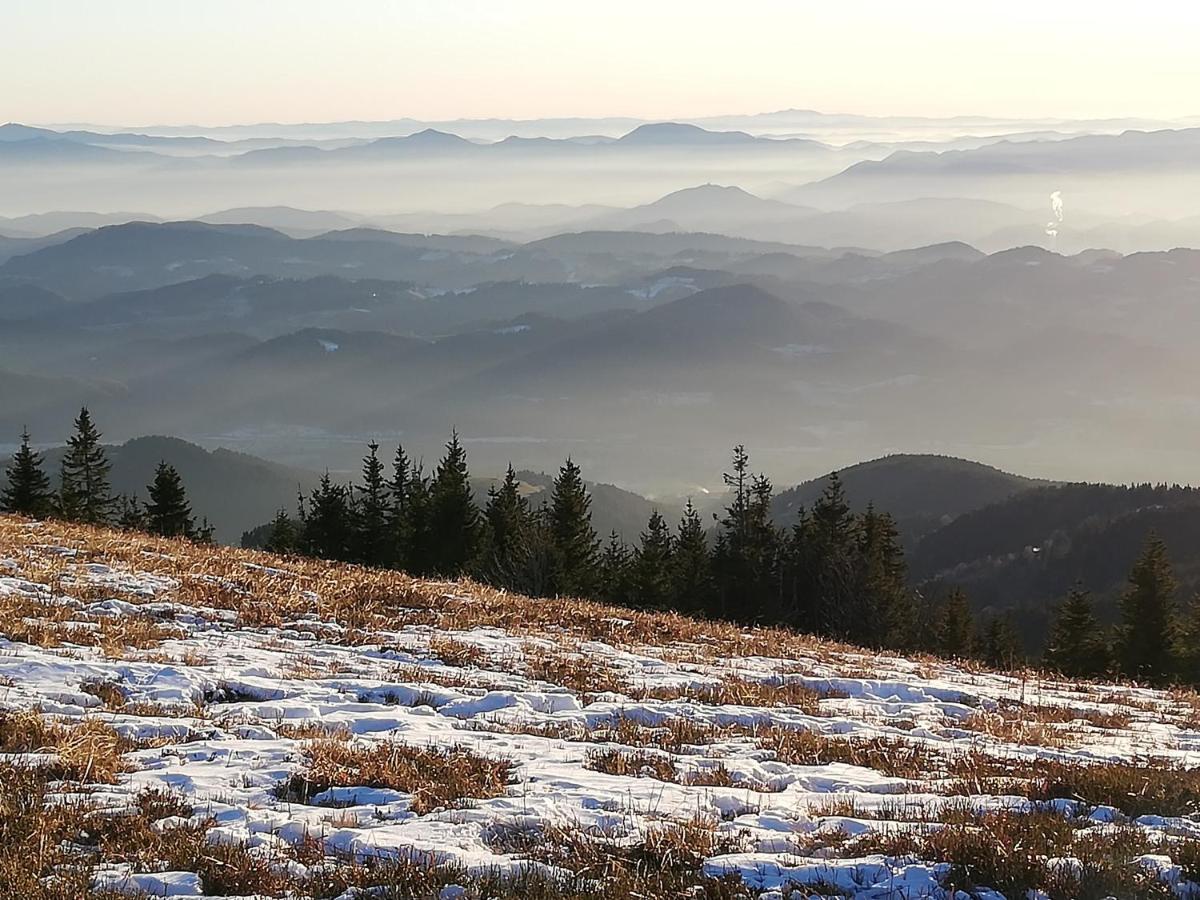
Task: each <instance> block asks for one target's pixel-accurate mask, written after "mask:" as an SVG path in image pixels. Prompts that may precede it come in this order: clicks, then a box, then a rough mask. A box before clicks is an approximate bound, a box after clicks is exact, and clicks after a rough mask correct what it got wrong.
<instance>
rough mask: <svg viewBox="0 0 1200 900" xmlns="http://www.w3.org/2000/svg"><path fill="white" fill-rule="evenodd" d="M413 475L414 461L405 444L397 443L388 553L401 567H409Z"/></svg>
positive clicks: (389, 496)
mask: <svg viewBox="0 0 1200 900" xmlns="http://www.w3.org/2000/svg"><path fill="white" fill-rule="evenodd" d="M412 477H413V470H412V463H411V461H410V460H409V458H408V455H407V454H406V453H405V452H404V447H403V445H397V447H396V455H395V457H393V459H392V478H391V480H390V481H389V482H388V499H389V501H390V502H389V503H388V532H389V535H390V540H391V549H390V551H389V554H388V555H389V556H390V558H391V560H392V562H393V563H394V564H395V565H398V566H401V567H407V566H408V560H409V543H410V537H411V535H410V533H409V527H410V525H411V524H412V523H411V521H410V515H409V499H410V496H411V493H412V492H411V489H410V487H411V479H412Z"/></svg>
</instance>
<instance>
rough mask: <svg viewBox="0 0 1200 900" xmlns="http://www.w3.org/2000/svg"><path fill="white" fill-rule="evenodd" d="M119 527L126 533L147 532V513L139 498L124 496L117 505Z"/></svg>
mask: <svg viewBox="0 0 1200 900" xmlns="http://www.w3.org/2000/svg"><path fill="white" fill-rule="evenodd" d="M117 506H118V509H117V527H118V528H121V529H123V530H124V531H145V530H146V513H145V510H144V509H143V508H142V504H141V503H139V502H138V498H137V497H131V496H129V495H127V494H122V495H121V496H120V498H119V499H118V503H117Z"/></svg>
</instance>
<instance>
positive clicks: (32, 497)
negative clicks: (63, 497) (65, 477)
mask: <svg viewBox="0 0 1200 900" xmlns="http://www.w3.org/2000/svg"><path fill="white" fill-rule="evenodd" d="M6 476H7V479H8V483H7V484H6V485H5V487H4V491H3V492H2V493H0V511H3V512H10V513H16V514H17V515H19V516H29V517H30V518H34V519H42V518H45V517H46V516H48V515H50V513H51V512H52V511H53V508H54V494H53V492H52V491H51V490H50V479H49V478H47V477H46V473H45V471H44V470H43V469H42V455H41V454H40V453H38V452H37V451H36V450H34V449H33V447H32V446H31V445H30V443H29V430H28V429H25V430H24V431H22V432H21V447H20V449H18V450H17V452H16V455H14V456H13V458H12V461H11V462H10V463H9V464H8V470H7V472H6Z"/></svg>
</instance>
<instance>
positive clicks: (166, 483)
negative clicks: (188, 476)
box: [143, 460, 196, 537]
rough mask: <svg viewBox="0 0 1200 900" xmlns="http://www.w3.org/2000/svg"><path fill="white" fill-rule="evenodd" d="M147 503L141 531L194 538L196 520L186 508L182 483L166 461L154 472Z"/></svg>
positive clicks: (188, 507) (148, 488)
mask: <svg viewBox="0 0 1200 900" xmlns="http://www.w3.org/2000/svg"><path fill="white" fill-rule="evenodd" d="M146 491H147V493H148V494H149V497H150V501H149V502H148V503H147V504H146V508H145V510H144V512H143V520H144V523H145V525H144V527H145V529H146V530H147V531H149V532H150V533H151V534H156V535H158V536H159V537H193V536H194V535H195V525H196V523H195V520H194V519H193V518H192V508H191V506H190V505H189V504H188V500H187V492H186V491H185V490H184V487H183V479H181V478H180V477H179V473H178V472H177V471H176V470H175V467H174V466H172V465H169V464H168V463H167V462H166V461H165V460H164V461H160V462H159V464H158V468H156V469H155V470H154V481H153V482H152V483H151V484H150V485H149V486H148V487H147V488H146Z"/></svg>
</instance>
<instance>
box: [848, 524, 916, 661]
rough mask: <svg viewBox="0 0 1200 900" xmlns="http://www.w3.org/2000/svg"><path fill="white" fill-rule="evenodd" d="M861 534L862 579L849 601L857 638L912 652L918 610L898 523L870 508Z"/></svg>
mask: <svg viewBox="0 0 1200 900" xmlns="http://www.w3.org/2000/svg"><path fill="white" fill-rule="evenodd" d="M857 530H858V552H859V560H858V579H857V583H856V585H855V587H854V588H853V590H852V595H851V597H850V598H847V602H848V603H849V604H851V605H853V606H854V607H856V612H855V615H856V616H857V617H858V625H857V627H855V628H854V629H853V637H854V639H855V640H857V641H859V642H860V643H864V644H867V645H869V646H873V647H890V648H892V649H896V650H907V649H910V648H911V647H912V646H913V642H914V640H915V636H916V635H915V627H916V621H915V620H916V607H915V604H914V603H913V596H912V592H911V591H910V590H909V589H908V566H907V564H906V563H905V561H904V550H903V548H902V547H901V546H900V534H899V531H898V530H897V528H896V523H895V521H894V520H893V519H892V517H891V516H890V515H888V514H886V513H877V512H876V511H875V509H874V507H873V506H868V507H867V510H866V512H865V513H863V515H862V517H861V518H860V519H859V522H858V529H857Z"/></svg>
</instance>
